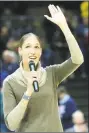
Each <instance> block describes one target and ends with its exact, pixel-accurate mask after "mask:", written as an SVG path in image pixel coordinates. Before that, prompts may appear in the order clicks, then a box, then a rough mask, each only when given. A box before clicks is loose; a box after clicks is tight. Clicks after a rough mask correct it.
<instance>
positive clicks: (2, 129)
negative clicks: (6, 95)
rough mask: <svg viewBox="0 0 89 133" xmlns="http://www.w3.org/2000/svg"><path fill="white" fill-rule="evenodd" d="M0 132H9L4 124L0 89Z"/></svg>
mask: <svg viewBox="0 0 89 133" xmlns="http://www.w3.org/2000/svg"><path fill="white" fill-rule="evenodd" d="M0 132H10V130H9V129H8V128H7V127H6V125H5V122H4V114H3V102H2V92H1V88H0Z"/></svg>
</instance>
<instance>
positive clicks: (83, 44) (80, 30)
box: [75, 2, 89, 77]
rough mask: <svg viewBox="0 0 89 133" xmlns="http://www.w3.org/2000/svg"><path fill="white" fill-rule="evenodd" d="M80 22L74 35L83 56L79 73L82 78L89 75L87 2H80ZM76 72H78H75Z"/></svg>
mask: <svg viewBox="0 0 89 133" xmlns="http://www.w3.org/2000/svg"><path fill="white" fill-rule="evenodd" d="M80 10H81V21H80V22H79V24H78V26H77V27H76V30H75V33H76V38H77V40H78V44H79V46H80V48H81V50H82V53H83V55H84V63H83V64H82V65H81V67H80V69H78V70H79V73H80V72H81V76H82V77H86V75H89V61H88V59H89V26H88V24H89V23H88V11H89V10H88V2H82V3H81V5H80ZM76 72H78V71H76Z"/></svg>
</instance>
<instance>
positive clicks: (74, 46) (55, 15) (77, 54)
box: [44, 5, 84, 64]
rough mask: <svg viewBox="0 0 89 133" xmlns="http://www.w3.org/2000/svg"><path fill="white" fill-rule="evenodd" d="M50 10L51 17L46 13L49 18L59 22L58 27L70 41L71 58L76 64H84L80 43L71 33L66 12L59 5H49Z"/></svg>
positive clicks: (56, 22) (68, 41)
mask: <svg viewBox="0 0 89 133" xmlns="http://www.w3.org/2000/svg"><path fill="white" fill-rule="evenodd" d="M48 9H49V12H50V14H51V17H49V16H47V15H44V16H45V17H46V18H47V19H48V20H50V21H52V22H53V23H55V24H57V25H58V27H60V29H61V30H62V32H63V34H64V36H65V38H66V41H67V43H68V47H69V51H70V54H71V60H72V62H73V63H75V64H82V63H83V61H84V59H83V55H82V52H81V50H80V48H79V46H78V43H77V41H76V39H75V37H74V36H73V34H72V33H71V31H70V29H69V27H68V24H67V21H66V19H65V16H64V14H63V13H62V11H61V9H60V8H59V6H56V7H55V6H54V5H49V6H48Z"/></svg>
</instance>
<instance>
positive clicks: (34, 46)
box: [19, 36, 42, 65]
mask: <svg viewBox="0 0 89 133" xmlns="http://www.w3.org/2000/svg"><path fill="white" fill-rule="evenodd" d="M19 54H20V56H21V57H22V61H23V64H25V65H28V63H29V61H31V60H32V61H34V63H35V65H36V64H37V63H38V62H39V60H40V57H41V54H42V48H41V46H40V42H39V41H38V39H37V38H36V37H35V36H29V37H28V38H27V39H26V40H25V41H24V44H23V45H22V48H19Z"/></svg>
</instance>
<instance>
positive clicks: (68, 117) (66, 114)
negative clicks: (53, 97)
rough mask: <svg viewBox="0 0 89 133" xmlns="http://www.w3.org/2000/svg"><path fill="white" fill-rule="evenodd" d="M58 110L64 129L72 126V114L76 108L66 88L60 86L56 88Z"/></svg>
mask: <svg viewBox="0 0 89 133" xmlns="http://www.w3.org/2000/svg"><path fill="white" fill-rule="evenodd" d="M58 98H59V99H58V111H59V116H60V117H61V121H62V125H63V128H64V131H65V130H66V129H69V128H71V127H72V126H73V122H72V114H73V113H74V112H75V111H76V110H77V106H76V103H75V101H74V99H73V98H72V97H71V96H70V95H69V94H68V92H67V90H66V88H65V87H64V86H61V87H60V88H59V89H58Z"/></svg>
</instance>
